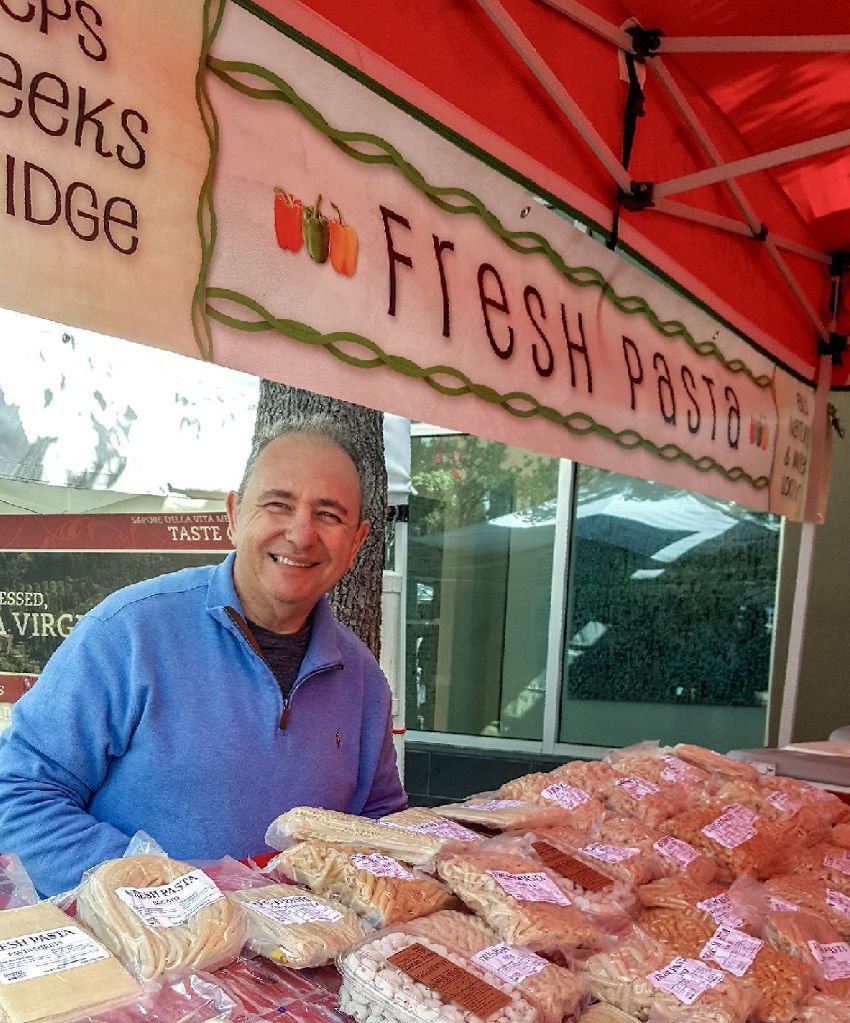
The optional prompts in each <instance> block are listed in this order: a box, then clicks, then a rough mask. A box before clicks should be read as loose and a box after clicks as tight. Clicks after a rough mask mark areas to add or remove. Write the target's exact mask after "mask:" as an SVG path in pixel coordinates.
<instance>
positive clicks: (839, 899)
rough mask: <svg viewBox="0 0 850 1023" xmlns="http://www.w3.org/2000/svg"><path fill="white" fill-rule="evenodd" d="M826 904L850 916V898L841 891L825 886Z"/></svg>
mask: <svg viewBox="0 0 850 1023" xmlns="http://www.w3.org/2000/svg"><path fill="white" fill-rule="evenodd" d="M826 904H827V906H832V908H833V909H837V910H838V912H839V913H843V914H844V916H847V917H850V898H848V897H847V896H846V895H844V894H843V893H842V892H836V891H833V890H832V888H827V890H826Z"/></svg>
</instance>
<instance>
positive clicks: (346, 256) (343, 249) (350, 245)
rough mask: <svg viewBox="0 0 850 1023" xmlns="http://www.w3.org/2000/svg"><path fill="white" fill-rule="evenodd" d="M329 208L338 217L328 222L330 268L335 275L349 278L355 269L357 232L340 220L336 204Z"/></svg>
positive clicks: (340, 215) (340, 216) (340, 214)
mask: <svg viewBox="0 0 850 1023" xmlns="http://www.w3.org/2000/svg"><path fill="white" fill-rule="evenodd" d="M331 206H333V208H334V209H335V210H336V215H337V217H338V219H337V220H332V221H331V222H330V229H331V240H330V242H331V266H332V267H333V268H334V270H336V272H337V273H339V274H344V275H345V276H346V277H351V276H352V274H353V273H354V271H355V270H356V269H357V232H356V231H355V230H354V228H353V227H350V226H349V225H348V224H346V223H345V221H344V220H343V219H342V213H341V212H340V208H339V206H337V205H336V203H331Z"/></svg>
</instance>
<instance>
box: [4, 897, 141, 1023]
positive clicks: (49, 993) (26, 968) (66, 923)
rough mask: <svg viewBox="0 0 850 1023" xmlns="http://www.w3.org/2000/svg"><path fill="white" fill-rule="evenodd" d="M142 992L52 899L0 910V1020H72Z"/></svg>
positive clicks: (21, 1022) (59, 1022) (65, 1022)
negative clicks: (51, 901) (53, 903)
mask: <svg viewBox="0 0 850 1023" xmlns="http://www.w3.org/2000/svg"><path fill="white" fill-rule="evenodd" d="M142 995H143V992H142V989H141V987H140V986H139V984H138V983H137V982H136V981H135V980H134V979H133V978H132V977H131V976H130V974H129V973H128V972H127V971H126V970H125V969H124V967H123V966H122V965H121V963H119V962H118V960H117V959H116V958H114V957H113V956H112V955H110V953H109V952H108V951H107V949H106V948H104V946H103V944H101V943H100V942H98V941H95V940H94V939H93V938H92V936H91V935H90V934H87V933H86V932H85V931H84V930H83V929H82V928H81V927H80V926H79V925H78V923H77V922H76V921H75V920H74V919H72V918H71V917H69V916H66V915H65V913H63V912H62V910H60V909H58V908H57V907H56V906H54V905H52V904H51V903H49V902H37V903H35V904H31V905H23V906H22V905H19V906H17V907H16V908H14V909H4V910H2V911H0V1019H1V1020H2V1021H3V1023H71V1021H77V1020H81V1019H85V1018H86V1017H87V1016H89V1015H92V1014H94V1013H96V1012H101V1011H102V1012H107V1011H110V1010H114V1009H116V1008H118V1007H119V1006H124V1005H127V1004H132V1003H135V1002H136V1001H137V1000H139V999H140V998H141V997H142Z"/></svg>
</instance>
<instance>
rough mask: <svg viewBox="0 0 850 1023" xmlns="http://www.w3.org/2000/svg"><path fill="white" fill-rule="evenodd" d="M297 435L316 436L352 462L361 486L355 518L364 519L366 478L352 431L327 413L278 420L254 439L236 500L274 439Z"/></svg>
mask: <svg viewBox="0 0 850 1023" xmlns="http://www.w3.org/2000/svg"><path fill="white" fill-rule="evenodd" d="M293 434H297V435H299V436H306V437H318V438H320V439H321V440H325V441H328V442H329V443H330V444H334V445H336V447H338V448H339V449H340V450H341V451H343V452H344V453H345V454H346V455H348V457H349V458H350V459H351V463H352V465H353V466H354V471H355V472H356V473H357V483H358V485H359V487H360V509H359V512H358V517H359V518H361V519H362V518H363V510H364V508H366V507H367V506H368V503H367V500H366V493H365V478H366V474H365V472H364V467H363V463H362V461H361V457H360V453H359V452H358V450H357V448H355V447H354V445H353V444H352V443H351V432H350V430H348V431H347V430H345V429H344V428H343V427H342V425H341V424H340V423H339V422H338V421H337V420H336V419H334V418H333V417H332V416H330V415H328V413H326V412H298V413H295V414H294V415H291V416H287V418H286V419H278V420H276V421H275V422H273V423H271V424H270V425H269V426H267V427H266V428H265V429H263V430H262V431H261V432H260V433H259V434H257V436H256V437H255V438H254V443H253V445H252V447H251V454H250V455H249V456H248V461H247V462H246V464H245V471H244V472H243V473H242V482H241V483H240V484H239V490H238V491H237V493H238V495H239V500H240V501H241V500H242V498H243V497H244V496H245V488H246V486H247V485H248V480H249V479H250V478H251V474H252V473H253V471H254V467H255V466H256V464H257V459H258V458H259V457H260V455H261V454H262V452H263V449H264V448H266V447H267V446H268V445H269V444H271V442H272V441H273V440H277V438H278V437H288V436H290V435H293Z"/></svg>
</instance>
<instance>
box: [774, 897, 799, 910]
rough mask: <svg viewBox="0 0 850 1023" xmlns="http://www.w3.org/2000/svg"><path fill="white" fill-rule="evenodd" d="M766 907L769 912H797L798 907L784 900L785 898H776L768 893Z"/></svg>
mask: <svg viewBox="0 0 850 1023" xmlns="http://www.w3.org/2000/svg"><path fill="white" fill-rule="evenodd" d="M767 908H768V909H769V910H770V911H771V913H799V912H800V907H799V906H795V905H794V903H793V902H786V900H785V899H777V898H776V896H775V895H770V896H769V897H768V900H767Z"/></svg>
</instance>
